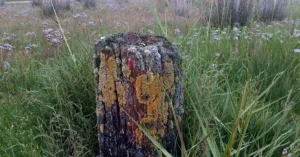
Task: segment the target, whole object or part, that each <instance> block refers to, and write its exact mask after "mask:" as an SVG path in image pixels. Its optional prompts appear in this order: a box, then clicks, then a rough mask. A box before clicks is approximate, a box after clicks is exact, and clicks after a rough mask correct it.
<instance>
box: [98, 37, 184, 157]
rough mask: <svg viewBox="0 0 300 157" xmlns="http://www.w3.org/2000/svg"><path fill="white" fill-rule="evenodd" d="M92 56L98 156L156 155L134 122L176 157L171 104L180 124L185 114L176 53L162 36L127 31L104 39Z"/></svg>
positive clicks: (154, 149) (179, 59)
mask: <svg viewBox="0 0 300 157" xmlns="http://www.w3.org/2000/svg"><path fill="white" fill-rule="evenodd" d="M94 57H95V78H96V85H97V89H96V90H97V94H96V97H97V98H96V101H97V105H96V114H97V128H98V131H99V136H98V140H99V146H100V148H99V149H100V157H155V156H158V154H157V151H156V148H155V146H154V145H153V144H152V143H151V141H150V140H149V139H148V138H147V137H146V136H145V135H144V133H143V132H142V131H141V130H140V129H139V128H138V126H137V125H136V124H135V122H137V123H138V124H139V125H140V126H141V127H144V128H145V129H146V130H148V132H149V133H150V135H151V136H152V137H154V139H155V140H157V141H158V142H160V143H161V144H162V145H163V146H164V148H165V149H166V150H167V151H168V152H169V153H170V154H173V155H175V154H176V151H178V150H176V149H175V147H176V146H178V145H180V143H179V142H178V134H177V132H178V131H177V129H176V126H175V125H176V124H175V121H174V114H173V112H172V108H171V106H172V107H173V108H174V110H175V113H176V117H177V120H178V121H179V123H180V121H181V118H180V116H181V113H182V112H183V97H182V69H181V58H180V56H179V54H178V52H177V50H176V49H175V48H174V47H173V46H172V45H171V43H170V42H168V41H167V40H166V39H165V38H163V37H158V36H143V35H139V34H136V33H127V34H118V35H115V36H111V37H102V38H101V40H100V41H99V42H98V43H97V44H96V45H95V56H94ZM132 119H134V121H135V122H134V121H132ZM177 153H178V152H177Z"/></svg>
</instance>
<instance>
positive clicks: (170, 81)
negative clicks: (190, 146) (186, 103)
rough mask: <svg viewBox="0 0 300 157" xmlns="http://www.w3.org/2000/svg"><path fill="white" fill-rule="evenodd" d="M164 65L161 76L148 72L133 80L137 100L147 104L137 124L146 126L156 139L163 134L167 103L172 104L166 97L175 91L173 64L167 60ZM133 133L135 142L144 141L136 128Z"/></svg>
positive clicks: (166, 117) (140, 142)
mask: <svg viewBox="0 0 300 157" xmlns="http://www.w3.org/2000/svg"><path fill="white" fill-rule="evenodd" d="M164 67H165V70H164V72H165V74H164V75H163V76H159V75H155V74H153V73H152V72H148V73H147V74H142V75H140V76H138V77H137V78H136V81H135V90H136V97H137V99H138V102H139V103H140V104H144V105H146V106H147V116H146V117H145V118H142V119H141V120H140V121H139V124H140V125H142V126H143V125H144V126H146V127H147V129H149V133H150V134H151V136H153V137H154V138H155V139H156V140H158V139H159V138H161V137H164V136H165V129H166V126H165V125H166V123H167V121H168V109H169V105H173V104H172V100H170V99H166V98H167V97H168V96H169V95H170V94H171V95H173V94H174V93H175V88H174V69H173V64H172V62H167V63H165V65H164ZM135 133H136V137H137V138H136V140H137V143H138V144H140V145H142V144H143V143H145V142H144V140H146V139H147V138H144V136H143V134H142V132H141V131H140V130H139V129H136V130H135Z"/></svg>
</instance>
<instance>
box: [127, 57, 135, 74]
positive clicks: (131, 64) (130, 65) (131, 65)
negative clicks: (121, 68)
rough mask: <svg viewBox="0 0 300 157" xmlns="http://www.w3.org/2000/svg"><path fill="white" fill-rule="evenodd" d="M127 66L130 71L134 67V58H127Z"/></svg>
mask: <svg viewBox="0 0 300 157" xmlns="http://www.w3.org/2000/svg"><path fill="white" fill-rule="evenodd" d="M128 67H129V69H130V70H131V71H132V70H133V69H134V60H133V59H131V58H129V59H128Z"/></svg>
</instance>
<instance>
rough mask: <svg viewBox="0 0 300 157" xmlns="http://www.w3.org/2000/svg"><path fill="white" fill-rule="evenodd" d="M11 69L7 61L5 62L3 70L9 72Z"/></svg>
mask: <svg viewBox="0 0 300 157" xmlns="http://www.w3.org/2000/svg"><path fill="white" fill-rule="evenodd" d="M9 68H10V64H9V63H8V62H7V61H4V63H3V69H4V70H7V69H9Z"/></svg>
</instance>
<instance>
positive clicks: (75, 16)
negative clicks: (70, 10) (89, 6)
mask: <svg viewBox="0 0 300 157" xmlns="http://www.w3.org/2000/svg"><path fill="white" fill-rule="evenodd" d="M80 16H81V15H80V14H75V15H73V17H74V18H75V19H77V18H78V17H80Z"/></svg>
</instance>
